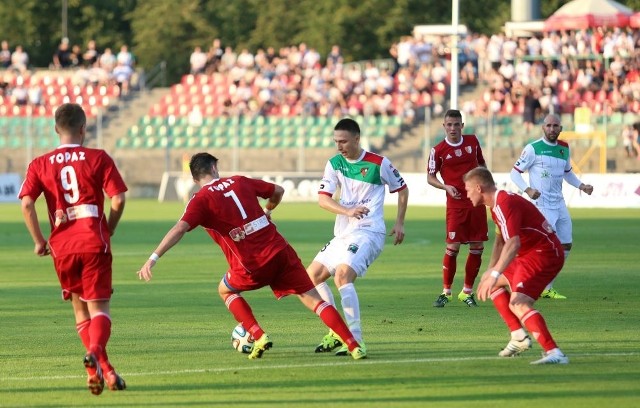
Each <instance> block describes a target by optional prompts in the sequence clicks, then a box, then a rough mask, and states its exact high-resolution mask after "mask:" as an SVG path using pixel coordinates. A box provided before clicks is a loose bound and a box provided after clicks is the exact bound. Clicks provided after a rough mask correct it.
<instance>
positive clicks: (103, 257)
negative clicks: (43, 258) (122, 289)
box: [81, 254, 126, 390]
mask: <svg viewBox="0 0 640 408" xmlns="http://www.w3.org/2000/svg"><path fill="white" fill-rule="evenodd" d="M81 257H82V263H83V273H82V275H83V293H82V299H83V300H86V308H87V310H88V312H89V315H90V317H91V323H90V324H89V327H88V331H89V339H90V341H89V348H88V355H87V356H85V366H86V365H89V366H90V365H91V362H90V360H91V355H93V356H95V357H96V358H97V360H98V364H99V366H100V370H101V371H102V374H103V377H104V379H105V381H106V383H107V386H108V388H109V389H110V390H124V389H125V388H126V383H125V381H124V380H123V379H122V378H121V377H120V376H119V375H118V374H117V373H116V370H115V369H114V367H113V365H111V362H110V361H109V356H108V353H107V344H108V343H109V339H110V337H111V325H112V321H111V313H110V309H109V306H110V299H111V293H112V286H111V273H112V271H111V265H112V257H111V254H82V255H81Z"/></svg>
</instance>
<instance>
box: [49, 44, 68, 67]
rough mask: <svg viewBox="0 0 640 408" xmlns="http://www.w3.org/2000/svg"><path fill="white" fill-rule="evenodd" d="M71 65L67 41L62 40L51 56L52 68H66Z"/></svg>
mask: <svg viewBox="0 0 640 408" xmlns="http://www.w3.org/2000/svg"><path fill="white" fill-rule="evenodd" d="M71 64H72V59H71V50H70V49H69V39H68V38H66V37H65V38H63V39H62V41H60V44H59V45H58V49H57V50H56V52H55V54H53V66H52V67H53V68H55V69H62V68H68V67H70V66H71Z"/></svg>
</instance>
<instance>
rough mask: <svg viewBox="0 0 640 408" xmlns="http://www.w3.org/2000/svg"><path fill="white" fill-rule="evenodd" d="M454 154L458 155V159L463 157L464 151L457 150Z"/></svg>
mask: <svg viewBox="0 0 640 408" xmlns="http://www.w3.org/2000/svg"><path fill="white" fill-rule="evenodd" d="M453 153H454V154H455V155H456V157H460V156H462V150H460V149H456V150H455V151H454V152H453Z"/></svg>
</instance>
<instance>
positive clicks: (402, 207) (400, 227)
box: [389, 187, 409, 245]
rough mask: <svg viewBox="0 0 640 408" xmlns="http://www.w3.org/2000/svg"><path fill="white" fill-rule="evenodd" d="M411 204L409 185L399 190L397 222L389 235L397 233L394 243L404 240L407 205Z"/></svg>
mask: <svg viewBox="0 0 640 408" xmlns="http://www.w3.org/2000/svg"><path fill="white" fill-rule="evenodd" d="M408 204H409V187H405V188H403V189H402V190H400V191H398V212H397V214H396V223H395V224H394V226H393V228H392V229H391V232H390V233H389V236H391V235H395V239H394V241H393V245H398V244H401V243H402V241H403V240H404V218H405V216H406V214H407V206H408Z"/></svg>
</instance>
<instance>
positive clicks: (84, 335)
mask: <svg viewBox="0 0 640 408" xmlns="http://www.w3.org/2000/svg"><path fill="white" fill-rule="evenodd" d="M90 324H91V319H87V320H85V321H82V322H80V323H76V330H77V331H78V336H80V341H82V344H83V345H84V348H85V349H86V350H87V351H89V347H90V346H91V339H90V338H89V325H90Z"/></svg>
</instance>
